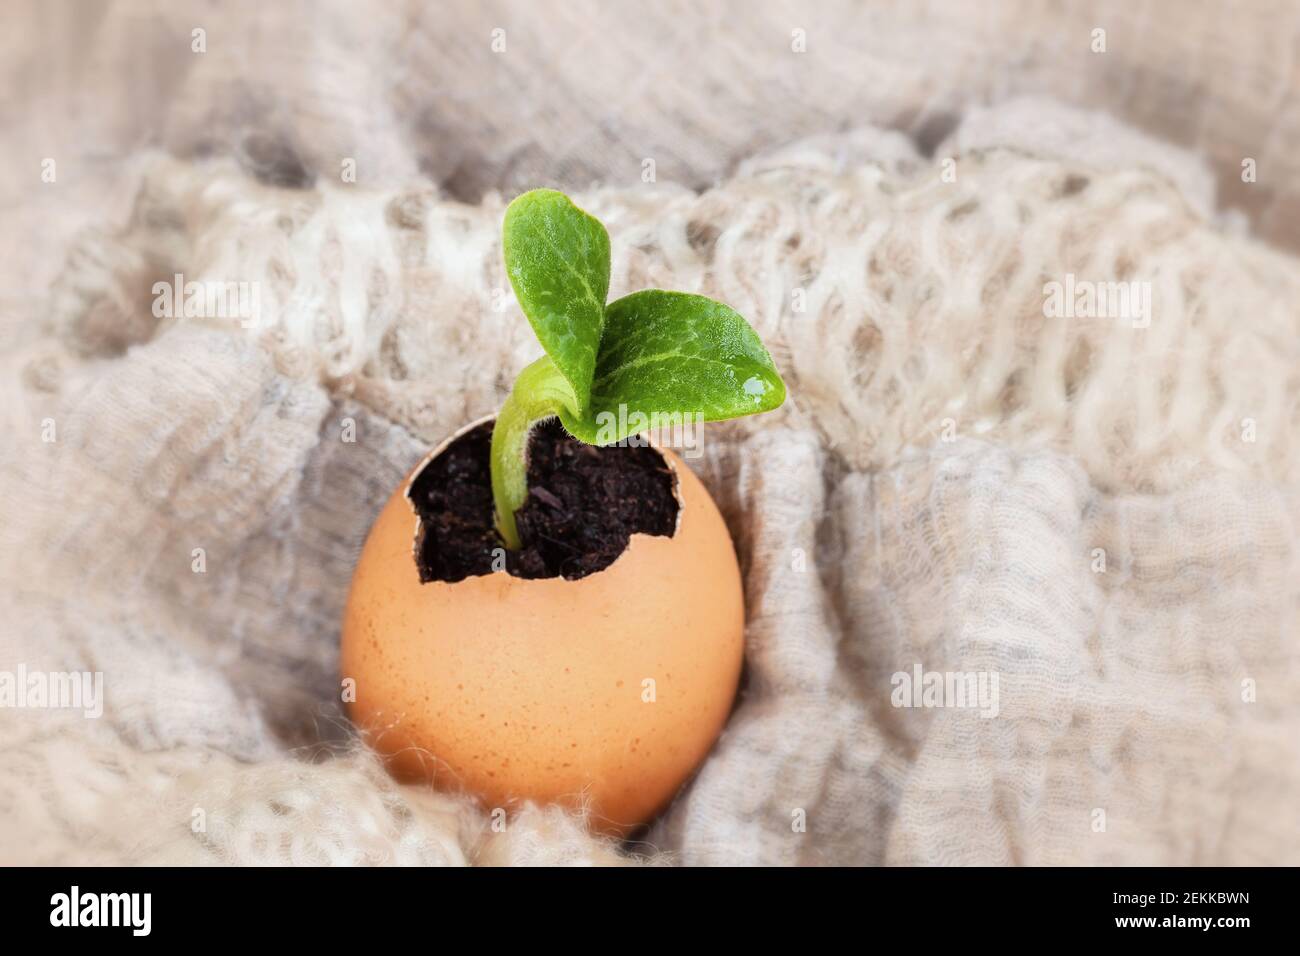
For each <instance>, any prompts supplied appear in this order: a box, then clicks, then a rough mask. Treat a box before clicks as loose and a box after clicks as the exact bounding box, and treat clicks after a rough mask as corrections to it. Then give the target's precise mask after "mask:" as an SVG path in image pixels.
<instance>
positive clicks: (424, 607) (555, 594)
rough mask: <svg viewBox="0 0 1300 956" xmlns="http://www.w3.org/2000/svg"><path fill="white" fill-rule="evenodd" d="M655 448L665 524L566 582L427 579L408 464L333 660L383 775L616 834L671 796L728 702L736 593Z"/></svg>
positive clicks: (705, 517)
mask: <svg viewBox="0 0 1300 956" xmlns="http://www.w3.org/2000/svg"><path fill="white" fill-rule="evenodd" d="M435 454H436V453H435ZM663 454H664V457H665V460H666V461H667V462H668V463H669V465H670V467H671V468H672V469H673V471H674V472H675V474H676V477H677V493H678V500H679V502H680V504H681V510H680V514H679V523H678V528H677V532H676V534H675V535H673V536H672V537H671V538H669V537H659V536H651V535H644V534H636V535H633V536H632V539H631V542H630V544H629V545H628V548H627V550H626V551H625V552H624V553H623V554H622V555H620V556H619V558H618V559H617V560H616V561H615V562H614V563H613V564H612V565H610V566H609V567H608V568H606V569H605V570H604V571H599V572H597V573H595V574H592V575H589V576H587V577H585V578H581V579H579V580H576V581H569V580H565V579H563V578H548V579H541V580H526V579H522V578H516V577H512V576H511V575H509V574H507V573H505V572H498V573H495V574H489V575H483V576H479V577H470V578H466V579H465V580H463V581H459V582H457V583H454V584H448V583H445V582H431V583H428V584H421V583H420V579H419V574H418V572H417V570H416V565H415V559H414V557H413V553H412V540H413V537H414V535H415V532H416V528H417V520H418V519H417V517H416V514H415V511H414V509H413V508H412V506H411V503H410V502H409V501H408V500H407V498H406V490H407V488H408V487H409V485H410V481H411V479H412V478H413V477H414V475H415V474H417V473H418V472H419V470H420V469H419V468H417V469H416V470H415V471H414V472H412V474H411V475H410V476H408V477H407V479H406V481H404V482H403V483H402V485H401V487H399V488H398V489H397V490H396V491H395V492H394V493H393V495H392V497H391V498H390V499H389V500H388V503H387V504H386V505H385V506H384V509H383V511H382V512H380V515H379V517H378V519H377V520H376V521H375V524H374V527H373V528H372V529H371V531H370V536H369V538H368V539H367V540H366V544H365V548H364V549H363V551H362V553H361V558H360V561H359V562H358V564H357V569H356V573H355V574H354V576H353V580H352V589H351V593H350V594H349V596H348V603H347V609H346V612H345V615H344V621H343V643H342V655H341V656H342V661H341V669H342V674H343V676H344V677H345V678H347V677H350V678H353V679H355V681H356V701H355V702H354V703H352V704H351V705H350V706H349V712H350V715H351V717H352V719H353V721H354V722H355V723H356V725H357V726H358V727H359V728H361V730H362V731H363V733H364V734H365V736H366V738H367V740H368V741H369V742H370V744H371V745H372V746H373V747H374V748H376V749H377V750H378V751H379V752H380V753H382V754H384V755H386V756H387V757H388V758H389V765H390V768H391V769H392V771H393V773H394V774H395V775H397V776H398V777H400V778H402V779H405V780H430V781H432V782H433V783H434V784H435V785H436V786H437V787H439V788H440V789H446V790H457V789H463V790H465V791H467V792H469V793H471V794H474V795H476V796H477V797H479V799H480V800H481V802H482V804H483V805H484V806H485V807H487V808H489V809H491V808H495V807H511V806H513V805H515V804H516V803H517V802H518V801H521V800H525V799H530V800H535V801H540V802H558V803H561V804H564V805H566V806H570V807H578V806H586V807H588V808H589V809H590V810H591V821H592V824H593V826H595V827H596V828H598V829H600V830H603V831H605V832H608V833H612V834H621V833H625V832H627V830H629V829H630V828H632V827H634V826H635V825H637V824H640V823H643V822H645V821H647V820H649V819H650V818H651V817H653V816H654V815H655V814H656V813H657V812H659V811H660V810H661V809H662V808H663V807H664V806H665V805H666V804H667V803H668V802H669V801H670V800H671V799H672V797H673V795H674V794H675V793H676V792H677V790H678V788H679V787H680V786H681V785H682V783H683V781H685V780H686V778H687V777H688V776H689V775H690V774H691V772H692V771H693V770H694V769H695V768H696V767H697V766H698V765H699V763H700V761H701V760H703V759H704V757H705V755H706V754H707V753H708V751H709V748H710V747H711V746H712V744H713V742H714V740H715V739H716V738H717V736H718V734H719V733H720V732H721V730H722V726H723V724H724V722H725V721H726V718H727V714H728V712H729V711H730V709H731V704H732V700H733V698H734V697H735V693H736V685H737V682H738V680H739V676H740V667H741V657H742V652H743V631H744V603H743V595H742V590H741V581H740V571H739V568H738V566H737V564H736V555H735V551H734V549H733V547H732V543H731V538H730V536H729V535H728V533H727V528H726V525H725V524H724V523H723V520H722V516H721V515H720V514H719V513H718V510H717V507H716V506H715V505H714V503H713V500H712V499H711V498H710V497H709V494H708V492H707V491H706V490H705V488H704V486H703V485H702V484H700V482H699V479H697V478H696V477H695V475H694V474H692V473H691V471H690V469H688V468H686V467H685V466H684V465H683V464H682V463H681V461H680V460H679V459H678V458H677V456H675V455H674V454H672V453H671V452H668V451H664V452H663ZM431 457H432V456H431ZM421 467H423V465H422V466H421ZM650 682H653V683H650Z"/></svg>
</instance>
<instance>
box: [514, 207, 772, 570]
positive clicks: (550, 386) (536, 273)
mask: <svg viewBox="0 0 1300 956" xmlns="http://www.w3.org/2000/svg"><path fill="white" fill-rule="evenodd" d="M503 245H504V252H505V263H506V271H507V272H508V273H509V275H510V284H511V285H512V286H513V287H514V290H515V296H516V297H517V298H518V300H519V305H520V307H521V308H522V309H523V311H524V314H525V315H526V316H528V321H529V322H530V323H531V324H532V327H533V331H534V332H535V333H536V334H537V338H538V340H539V341H540V342H541V344H542V348H543V349H545V350H546V354H545V355H543V356H542V357H541V358H540V359H538V360H537V361H536V362H533V363H532V364H531V365H529V366H528V367H527V368H525V369H524V370H523V371H522V372H520V373H519V377H518V378H517V379H515V384H514V388H513V389H512V390H511V392H510V396H509V397H508V398H507V399H506V401H505V404H504V405H502V406H501V411H500V412H499V413H498V414H497V418H496V424H495V426H494V427H493V431H492V454H491V464H492V497H493V500H494V502H495V505H496V524H497V530H498V531H499V532H500V534H501V537H502V538H503V539H504V541H505V543H506V546H507V547H508V548H510V549H511V550H517V549H518V548H519V547H520V541H519V531H518V529H517V527H516V525H515V512H516V511H517V510H518V509H519V508H520V507H521V506H522V505H523V503H524V500H525V499H526V498H527V496H528V481H527V478H528V465H527V461H526V454H527V449H528V436H529V434H530V433H531V431H532V429H533V426H535V425H536V424H537V423H538V422H541V421H544V420H546V419H549V418H554V417H557V416H558V417H559V419H560V423H561V424H562V425H563V426H564V428H565V430H566V431H568V433H569V434H570V435H572V436H573V437H574V438H577V439H578V440H579V441H583V442H586V443H587V444H593V445H594V444H599V443H604V444H610V443H614V442H618V441H621V440H622V439H623V438H625V437H627V432H628V431H630V430H631V429H630V427H629V423H631V422H640V421H649V420H654V419H655V418H656V416H664V415H673V414H681V415H697V416H699V418H698V420H700V421H725V420H727V419H730V418H739V417H741V416H742V415H753V414H756V413H758V412H766V411H770V410H771V409H773V408H776V407H777V406H779V405H780V404H781V403H782V402H783V401H785V383H784V382H782V381H781V376H780V375H779V374H778V373H777V370H776V366H775V365H774V364H773V363H772V357H771V356H770V355H768V354H767V350H766V349H765V348H763V343H762V342H761V341H759V338H758V335H757V334H756V333H755V332H754V330H753V329H752V328H750V326H749V323H748V322H746V321H745V320H744V319H743V318H742V317H741V316H740V315H739V314H738V313H736V312H735V311H734V310H732V309H731V308H729V307H727V306H725V305H723V304H722V303H721V302H715V301H714V300H712V299H707V298H705V297H704V296H701V295H691V294H689V293H686V292H665V291H662V290H660V289H647V290H645V291H642V292H634V293H632V294H631V295H627V296H624V297H623V298H621V299H617V300H616V301H614V302H610V303H608V304H606V301H605V300H606V298H607V297H608V295H609V234H608V233H607V232H606V231H605V227H604V226H603V225H601V223H600V221H599V220H598V219H596V218H594V217H593V216H590V215H588V214H587V213H585V212H583V211H582V210H581V209H579V208H578V207H577V206H575V205H574V204H573V202H572V201H571V200H570V199H569V197H568V196H565V195H564V194H563V193H559V192H555V191H554V190H551V189H535V190H533V191H532V192H528V193H524V194H523V195H522V196H520V197H519V198H517V199H516V200H515V201H514V202H512V203H511V204H510V207H509V208H508V209H507V210H506V218H505V226H504V238H503ZM620 406H621V410H622V414H620ZM611 422H617V423H618V425H617V426H616V427H614V428H613V429H611V428H610V427H609V423H611Z"/></svg>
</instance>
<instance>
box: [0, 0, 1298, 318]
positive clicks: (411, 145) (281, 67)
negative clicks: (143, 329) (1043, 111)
mask: <svg viewBox="0 0 1300 956" xmlns="http://www.w3.org/2000/svg"><path fill="white" fill-rule="evenodd" d="M4 20H5V29H4V30H3V34H2V35H0V128H3V131H4V142H5V144H6V145H5V149H4V150H3V151H2V153H0V164H2V165H0V172H2V175H0V208H2V209H3V210H4V218H5V227H4V242H5V247H4V250H3V252H4V255H3V263H0V268H3V269H4V272H5V281H4V283H3V289H4V300H3V303H2V307H3V311H4V314H5V316H6V318H8V319H17V318H19V317H21V316H23V315H24V314H26V315H27V317H29V318H30V317H31V315H30V311H31V309H32V303H31V300H30V295H29V294H30V292H32V291H33V290H40V289H42V288H44V287H45V286H46V285H47V283H48V281H49V279H50V278H51V277H52V275H53V274H54V272H55V270H57V269H58V268H59V266H60V254H61V251H62V250H63V249H65V248H66V244H67V240H68V237H69V236H70V235H71V234H73V233H75V231H76V230H77V229H79V228H81V227H83V226H85V225H86V224H88V223H92V222H96V221H98V220H100V219H101V218H102V217H104V216H112V215H113V214H115V213H117V214H118V215H121V211H120V209H119V208H118V204H121V203H125V202H128V201H129V199H130V197H131V196H132V194H133V193H132V186H133V183H132V176H133V174H134V172H135V167H134V164H133V162H132V160H133V158H134V157H136V156H138V155H139V151H140V150H142V149H145V148H149V147H153V148H157V149H161V150H166V151H168V152H170V153H173V154H175V155H177V156H181V157H195V156H207V155H212V154H230V155H233V156H236V157H238V158H239V160H240V162H241V163H243V164H244V165H245V166H246V167H247V168H249V169H251V170H253V171H255V172H256V173H257V174H258V175H259V176H262V177H264V178H265V179H266V180H268V181H270V182H273V183H277V184H289V185H292V184H307V183H310V182H311V181H312V180H313V179H314V178H315V177H316V176H319V175H327V176H336V175H337V174H338V169H339V164H340V157H353V158H354V159H355V160H356V175H357V182H358V183H359V184H362V185H366V186H371V187H375V188H393V187H401V186H404V185H407V184H409V183H411V182H412V181H414V180H417V179H420V178H427V179H430V180H432V181H434V182H436V183H437V184H438V186H439V187H440V188H441V189H442V190H443V191H444V192H445V194H446V195H447V196H448V197H450V198H454V199H460V200H463V201H465V202H476V201H477V200H478V199H479V198H480V196H482V194H483V193H484V192H485V191H487V190H494V189H495V190H501V191H502V192H504V193H513V192H514V191H517V190H519V189H523V188H527V187H528V186H530V185H533V184H535V183H537V182H540V181H545V182H548V183H552V184H554V185H558V186H560V187H562V188H570V189H574V188H582V187H586V186H589V185H591V184H592V183H594V182H602V183H608V184H612V185H618V184H622V183H634V182H638V181H639V179H640V176H641V172H642V161H643V159H644V158H645V157H653V158H654V159H655V161H656V163H657V176H658V178H659V179H660V180H666V181H675V182H680V183H684V184H686V185H689V186H693V187H703V186H707V185H710V184H712V183H714V182H717V181H718V180H719V179H720V178H721V177H723V176H725V175H727V173H728V172H729V171H731V170H732V169H733V168H734V166H735V164H736V163H737V162H738V161H739V160H740V159H742V158H744V157H746V156H749V155H752V154H753V153H755V152H756V151H758V150H761V149H764V148H767V147H771V146H775V145H780V144H783V143H787V142H791V141H793V140H797V139H800V138H802V137H806V136H808V135H811V134H824V133H831V132H835V131H837V130H843V129H847V128H852V127H855V126H860V125H864V124H874V125H879V126H884V127H889V128H893V129H897V130H900V131H902V132H904V133H906V134H907V135H908V136H909V137H913V138H914V139H915V140H916V141H917V142H918V143H919V145H920V146H921V148H922V152H925V151H926V149H932V148H933V147H934V145H935V144H937V143H938V142H939V141H941V140H942V139H943V138H944V137H945V136H946V135H947V134H948V133H949V132H950V131H951V130H952V129H953V128H954V127H955V126H956V125H957V124H958V123H959V122H960V120H961V119H962V117H963V115H965V114H968V113H969V112H970V111H972V110H978V109H979V108H981V107H984V106H988V105H991V104H997V103H1000V102H1004V101H1008V100H1012V99H1015V98H1017V97H1022V96H1048V97H1053V98H1056V99H1058V100H1060V101H1062V102H1064V103H1067V104H1071V105H1075V106H1078V107H1081V108H1085V109H1090V110H1104V111H1106V112H1108V113H1110V114H1112V115H1113V116H1115V117H1116V118H1118V119H1120V120H1123V121H1125V122H1127V123H1129V124H1131V125H1133V126H1136V127H1137V128H1139V129H1141V130H1144V131H1147V132H1149V133H1151V134H1152V135H1154V136H1156V137H1159V138H1161V139H1164V140H1167V141H1169V142H1171V143H1174V144H1177V145H1180V146H1185V147H1189V148H1191V149H1192V150H1193V151H1195V152H1196V153H1198V154H1199V155H1200V156H1202V157H1203V158H1204V160H1205V163H1206V168H1207V169H1208V170H1209V171H1210V174H1211V175H1212V177H1213V181H1214V185H1215V186H1216V187H1217V195H1218V202H1217V206H1218V209H1219V210H1221V211H1229V210H1230V211H1232V212H1233V213H1239V214H1240V216H1241V217H1242V219H1243V220H1244V222H1245V223H1248V224H1249V227H1250V228H1251V229H1253V230H1254V232H1255V233H1257V234H1258V235H1259V236H1261V237H1263V238H1265V239H1267V240H1269V241H1270V242H1273V243H1276V244H1278V245H1280V246H1282V247H1285V248H1289V249H1293V250H1294V249H1300V95H1298V94H1300V4H1296V3H1295V2H1293V0H1250V2H1244V3H1226V2H1214V0H1093V2H1070V0H1001V2H997V3H979V4H972V3H962V2H933V0H932V2H922V3H918V2H876V3H858V2H847V0H831V2H825V3H818V4H811V5H810V4H806V3H780V2H771V0H758V2H722V3H710V4H705V5H701V4H697V3H693V2H686V0H668V2H661V3H654V4H646V5H636V6H632V5H626V4H617V3H597V2H571V3H563V4H560V3H528V2H502V0H487V2H481V0H448V2H433V3H426V2H413V0H389V2H376V3H359V2H350V0H343V2H325V3H319V2H299V0H290V2H278V3H265V2H257V0H235V2H221V3H218V2H201V0H105V2H84V0H9V2H8V3H6V5H5V12H4ZM1096 29H1103V30H1104V31H1105V51H1104V53H1102V52H1094V51H1093V47H1094V45H1095V41H1094V34H1093V31H1094V30H1096ZM196 31H201V32H196ZM493 31H501V32H498V33H495V34H494V32H493ZM797 31H803V33H802V34H801V35H800V34H798V33H797ZM800 36H802V41H801V40H800ZM800 42H802V47H803V50H804V52H802V53H796V52H795V50H794V49H792V47H794V48H797V47H798V46H799V45H800ZM200 50H201V52H199V51H200ZM1025 132H1026V133H1027V134H1028V135H1029V136H1030V137H1031V138H1032V137H1033V136H1035V135H1037V136H1041V137H1044V138H1050V137H1051V136H1052V131H1051V130H1048V129H1044V130H1032V129H1031V130H1027V131H1025ZM1074 145H1075V146H1076V147H1077V151H1078V153H1079V154H1080V155H1081V156H1082V157H1086V156H1087V154H1088V152H1089V149H1090V147H1091V146H1095V145H1097V144H1089V143H1086V142H1081V143H1077V144H1074ZM47 157H48V158H54V159H55V160H56V161H57V162H58V170H59V177H58V182H59V185H60V188H59V189H58V190H50V189H46V190H44V191H42V189H41V186H42V181H41V178H40V172H41V162H42V160H43V159H45V158H47ZM1247 158H1251V159H1254V160H1255V162H1256V171H1257V174H1256V177H1255V181H1254V182H1251V183H1243V181H1242V163H1243V161H1244V160H1245V159H1247Z"/></svg>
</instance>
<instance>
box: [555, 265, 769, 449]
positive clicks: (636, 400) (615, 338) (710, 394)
mask: <svg viewBox="0 0 1300 956" xmlns="http://www.w3.org/2000/svg"><path fill="white" fill-rule="evenodd" d="M784 401H785V383H784V382H782V381H781V376H780V374H779V373H778V372H777V370H776V366H775V365H774V364H773V363H772V357H771V356H770V355H768V354H767V349H765V348H763V343H762V342H761V341H759V338H758V335H757V333H755V332H754V330H753V329H752V328H750V326H749V323H748V322H746V321H745V320H744V319H743V318H742V317H741V316H740V314H739V313H737V312H736V311H735V310H734V309H731V308H729V307H728V306H725V305H723V304H722V303H721V302H715V301H714V300H712V299H706V298H705V297H704V296H701V295H691V294H690V293H686V292H664V291H662V290H659V289H647V290H646V291H644V292H634V293H632V294H631V295H629V296H625V297H623V298H621V299H619V300H618V301H616V302H611V303H610V305H609V307H608V308H607V309H606V310H605V330H604V335H603V337H602V338H601V343H600V352H599V355H598V357H597V360H596V371H595V377H594V378H593V380H592V384H591V402H590V407H589V408H588V410H587V413H586V414H584V415H573V414H570V413H566V412H565V411H563V410H562V411H561V412H560V420H561V422H563V424H564V427H565V428H567V429H568V430H569V432H570V433H572V434H573V435H574V436H575V437H576V438H578V439H580V440H582V441H585V442H588V443H589V444H596V443H599V444H608V443H610V442H614V441H618V440H620V439H622V438H624V437H626V435H628V434H629V433H634V432H637V431H640V430H643V429H644V428H645V427H646V425H645V424H644V421H643V420H641V421H640V423H639V420H638V415H640V416H644V418H645V419H650V418H652V416H654V415H672V414H674V413H677V414H681V415H684V416H692V419H690V420H694V419H693V416H695V415H696V414H699V415H700V416H701V419H700V420H702V421H706V422H714V421H725V420H726V419H729V418H739V417H740V416H742V415H754V414H756V413H758V412H766V411H770V410H771V409H773V408H776V407H777V406H779V405H780V404H781V403H782V402H784Z"/></svg>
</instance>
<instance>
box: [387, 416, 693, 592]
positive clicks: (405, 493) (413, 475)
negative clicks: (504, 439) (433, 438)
mask: <svg viewBox="0 0 1300 956" xmlns="http://www.w3.org/2000/svg"><path fill="white" fill-rule="evenodd" d="M493 421H496V415H484V416H483V417H481V418H477V419H475V420H474V421H472V422H470V423H469V424H467V425H462V426H461V427H460V428H458V429H456V431H454V432H452V433H451V434H450V435H448V436H447V437H446V438H444V439H443V440H442V441H440V442H439V443H438V444H437V445H435V446H434V447H433V450H432V451H430V452H429V453H428V454H426V455H425V456H424V457H423V458H421V459H420V461H419V463H418V464H417V465H416V466H415V467H414V468H413V469H411V472H410V474H409V475H407V476H406V478H405V479H403V482H402V484H403V487H402V497H403V498H404V499H406V504H407V506H408V507H409V508H410V509H411V513H412V514H413V515H414V516H415V533H414V535H413V536H412V539H411V559H412V560H413V561H414V562H415V563H416V568H417V569H418V568H419V561H420V544H421V542H422V541H423V540H424V519H423V518H422V517H420V511H419V509H418V508H416V507H415V502H414V501H412V500H411V488H412V487H414V485H415V482H416V481H417V480H418V479H419V477H420V475H422V474H424V469H426V468H428V467H429V465H431V464H432V463H433V460H434V459H435V458H437V457H438V456H439V455H441V454H442V453H443V452H444V451H446V450H447V449H448V448H449V447H451V444H452V443H453V442H455V441H456V440H457V439H459V438H462V437H463V436H465V435H468V434H469V433H470V432H472V431H473V430H474V429H476V428H479V427H481V426H483V425H486V424H487V423H488V422H493ZM647 446H648V447H650V448H653V449H654V450H655V451H656V452H658V453H659V457H660V458H661V459H662V460H663V463H664V465H665V466H667V468H668V473H669V474H670V475H672V476H673V500H674V501H676V502H677V520H676V521H675V522H674V524H673V533H672V534H670V535H669V536H668V537H669V538H675V537H677V535H678V534H679V533H680V532H681V530H682V513H683V512H684V511H685V510H686V502H685V501H684V500H683V499H682V478H681V475H680V474H678V472H677V464H676V463H675V462H674V461H673V459H672V458H671V457H669V456H668V455H666V454H664V451H665V449H663V448H661V447H660V446H659V445H658V444H656V443H655V442H653V441H647ZM637 535H645V532H644V531H636V532H633V533H632V535H631V536H630V537H629V539H628V544H627V547H626V548H624V549H623V552H622V554H620V555H619V556H618V557H617V558H615V559H614V560H613V561H611V562H610V564H609V565H608V567H604V568H601V569H600V570H599V571H596V572H594V574H589V575H586V577H594V576H595V575H596V574H603V573H605V572H606V571H608V570H609V569H610V568H612V567H614V565H616V564H618V563H619V562H620V561H622V560H623V555H625V554H627V552H628V549H629V548H631V547H632V541H631V538H634V537H636V536H637ZM647 537H659V535H648V536H647ZM505 573H507V574H509V572H505ZM479 576H481V575H479ZM557 577H559V578H560V580H562V581H563V580H567V579H566V578H564V577H563V576H562V575H557ZM521 580H528V579H521ZM540 580H544V581H549V580H553V579H552V578H541V579H540ZM436 583H443V584H445V583H448V582H445V581H444V582H436V581H427V582H426V581H422V582H421V584H436Z"/></svg>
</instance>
